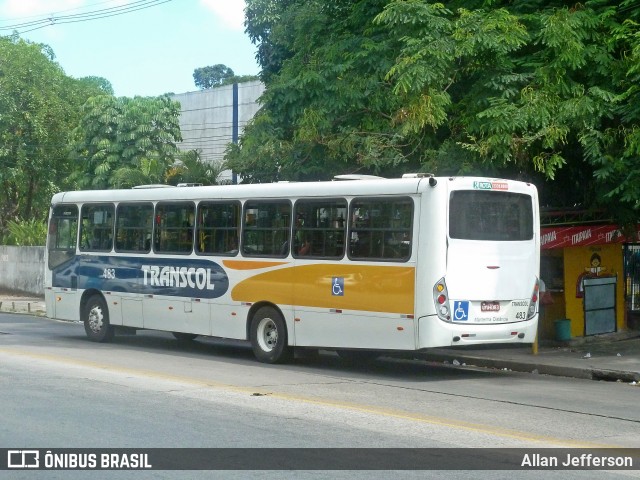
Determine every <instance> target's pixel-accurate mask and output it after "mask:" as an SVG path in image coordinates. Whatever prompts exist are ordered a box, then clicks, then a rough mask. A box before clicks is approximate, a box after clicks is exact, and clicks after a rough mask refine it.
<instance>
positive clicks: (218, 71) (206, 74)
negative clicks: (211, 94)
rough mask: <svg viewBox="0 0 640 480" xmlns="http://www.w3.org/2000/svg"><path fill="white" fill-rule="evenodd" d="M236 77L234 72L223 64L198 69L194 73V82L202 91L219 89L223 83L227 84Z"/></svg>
mask: <svg viewBox="0 0 640 480" xmlns="http://www.w3.org/2000/svg"><path fill="white" fill-rule="evenodd" d="M234 76H235V75H234V73H233V70H232V69H231V68H229V67H227V66H226V65H223V64H221V63H218V64H217V65H211V66H208V67H202V68H196V69H195V70H194V71H193V81H194V83H195V84H196V87H198V88H199V89H200V90H206V89H207V88H213V87H219V86H220V85H223V84H224V83H223V82H225V80H227V79H229V78H231V77H234Z"/></svg>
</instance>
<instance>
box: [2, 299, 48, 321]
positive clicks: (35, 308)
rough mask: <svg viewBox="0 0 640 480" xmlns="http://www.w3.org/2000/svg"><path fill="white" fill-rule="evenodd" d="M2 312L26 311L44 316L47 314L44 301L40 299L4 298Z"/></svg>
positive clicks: (29, 313)
mask: <svg viewBox="0 0 640 480" xmlns="http://www.w3.org/2000/svg"><path fill="white" fill-rule="evenodd" d="M0 312H4V313H25V314H28V315H37V316H40V317H44V316H46V315H47V312H46V308H45V306H44V303H43V302H42V301H40V300H2V301H0Z"/></svg>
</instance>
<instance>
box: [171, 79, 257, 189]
mask: <svg viewBox="0 0 640 480" xmlns="http://www.w3.org/2000/svg"><path fill="white" fill-rule="evenodd" d="M262 92H264V84H263V83H262V82H260V81H259V80H254V81H250V82H243V83H239V84H238V83H234V84H233V85H225V86H222V87H217V88H212V89H208V90H199V91H196V92H187V93H180V94H176V95H172V96H171V98H172V99H173V100H177V101H178V102H180V105H181V114H180V129H181V131H182V142H180V143H179V144H178V148H179V149H180V150H198V151H199V152H200V155H201V158H202V159H203V160H205V161H207V162H212V163H219V162H222V160H223V158H224V153H225V150H226V148H227V145H228V144H229V143H232V142H237V141H238V137H239V135H241V134H242V131H243V129H244V127H245V125H246V124H247V122H248V121H249V120H251V118H253V116H254V115H255V114H256V112H257V111H258V109H259V108H260V105H259V103H258V99H259V98H260V96H261V95H262ZM220 180H221V181H233V174H232V172H231V171H230V170H227V171H225V172H223V174H222V175H221V177H220Z"/></svg>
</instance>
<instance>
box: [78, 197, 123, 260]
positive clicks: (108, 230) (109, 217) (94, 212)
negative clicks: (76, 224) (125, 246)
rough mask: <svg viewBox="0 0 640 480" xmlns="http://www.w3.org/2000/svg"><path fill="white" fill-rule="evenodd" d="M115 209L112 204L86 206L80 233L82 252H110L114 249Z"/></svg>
mask: <svg viewBox="0 0 640 480" xmlns="http://www.w3.org/2000/svg"><path fill="white" fill-rule="evenodd" d="M114 217H115V208H114V206H113V205H112V204H100V205H99V204H95V205H93V204H84V205H83V206H82V225H81V231H80V239H81V241H80V250H82V251H90V252H91V251H96V252H109V251H111V249H112V248H113V219H114Z"/></svg>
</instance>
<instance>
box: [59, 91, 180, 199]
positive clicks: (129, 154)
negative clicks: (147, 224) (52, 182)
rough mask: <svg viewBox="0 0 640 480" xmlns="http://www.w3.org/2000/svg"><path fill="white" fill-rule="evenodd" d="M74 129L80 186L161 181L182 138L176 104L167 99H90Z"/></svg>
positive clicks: (111, 185)
mask: <svg viewBox="0 0 640 480" xmlns="http://www.w3.org/2000/svg"><path fill="white" fill-rule="evenodd" d="M82 114H83V116H82V118H81V120H80V122H79V125H78V127H76V129H75V130H74V132H73V135H74V140H75V141H74V143H73V146H72V147H73V149H72V157H71V158H72V159H73V160H74V161H75V162H76V173H75V175H74V180H75V181H76V182H77V183H78V185H79V186H80V188H86V189H100V188H112V187H115V188H127V187H132V186H135V185H140V184H148V183H164V180H165V173H166V171H167V170H168V169H169V167H170V166H171V165H172V164H173V162H174V160H175V159H176V157H177V155H178V149H177V147H176V142H179V141H180V140H182V136H181V134H180V126H179V122H178V120H179V116H180V104H179V103H178V102H175V101H172V100H171V99H170V98H169V97H166V96H161V97H135V98H126V97H120V98H116V97H112V96H107V95H99V96H95V97H91V98H90V99H89V100H87V102H86V103H85V105H84V106H83V107H82Z"/></svg>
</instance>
